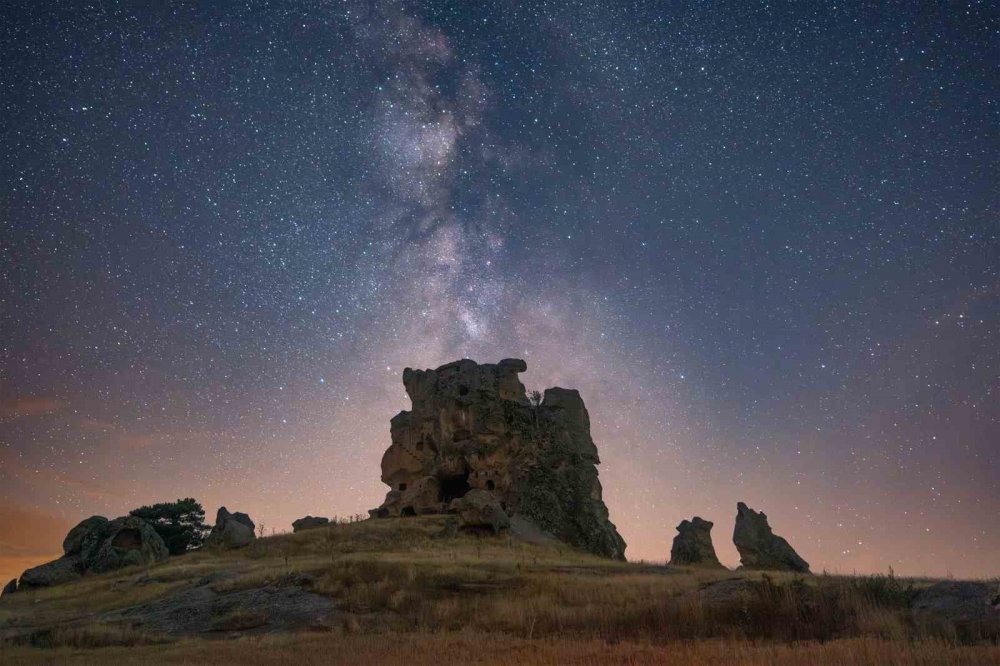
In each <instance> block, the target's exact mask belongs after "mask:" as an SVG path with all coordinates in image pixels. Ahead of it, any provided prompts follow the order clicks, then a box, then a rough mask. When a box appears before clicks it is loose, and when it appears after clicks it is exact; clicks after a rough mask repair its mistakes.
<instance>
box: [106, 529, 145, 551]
mask: <svg viewBox="0 0 1000 666" xmlns="http://www.w3.org/2000/svg"><path fill="white" fill-rule="evenodd" d="M111 547H112V548H117V549H118V550H141V549H142V535H141V534H140V533H139V530H133V529H124V530H121V531H119V532H118V534H116V535H115V538H114V539H112V540H111Z"/></svg>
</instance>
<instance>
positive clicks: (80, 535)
mask: <svg viewBox="0 0 1000 666" xmlns="http://www.w3.org/2000/svg"><path fill="white" fill-rule="evenodd" d="M110 522H111V521H109V520H108V519H107V518H105V517H104V516H91V517H90V518H86V519H84V520H81V521H80V522H79V523H78V524H77V526H76V527H74V528H73V529H71V530H70V531H69V534H67V535H66V538H65V539H63V553H64V554H65V555H76V554H77V553H79V552H80V551H81V550H82V549H83V542H84V540H85V539H87V537H88V536H90V535H92V534H94V533H97V534H103V532H104V530H105V529H107V527H108V523H110Z"/></svg>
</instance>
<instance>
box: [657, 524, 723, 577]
mask: <svg viewBox="0 0 1000 666" xmlns="http://www.w3.org/2000/svg"><path fill="white" fill-rule="evenodd" d="M712 525H713V523H712V522H711V521H708V520H703V519H701V518H699V517H698V516H695V517H694V518H692V519H691V520H683V521H681V524H680V525H678V526H677V536H675V537H674V543H673V546H672V547H671V548H670V564H673V565H675V566H685V567H690V566H697V567H715V568H722V564H721V563H720V562H719V558H718V557H717V556H716V555H715V547H714V546H713V545H712Z"/></svg>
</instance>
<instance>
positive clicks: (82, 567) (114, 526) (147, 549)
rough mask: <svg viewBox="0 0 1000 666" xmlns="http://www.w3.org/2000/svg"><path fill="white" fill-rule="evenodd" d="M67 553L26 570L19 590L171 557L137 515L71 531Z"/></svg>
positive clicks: (89, 522) (94, 519)
mask: <svg viewBox="0 0 1000 666" xmlns="http://www.w3.org/2000/svg"><path fill="white" fill-rule="evenodd" d="M63 552H64V553H65V554H64V555H63V556H62V557H60V558H59V559H58V560H53V561H52V562H47V563H45V564H42V565H40V566H37V567H34V568H31V569H28V570H27V571H25V572H24V573H23V574H22V575H21V581H20V584H19V586H18V588H17V589H19V590H21V589H26V590H30V589H35V588H40V587H51V586H52V585H60V584H62V583H68V582H69V581H72V580H76V579H77V578H79V577H80V576H82V575H83V574H85V573H104V572H105V571H112V570H114V569H120V568H122V567H126V566H129V565H132V564H152V563H153V562H160V561H162V560H165V559H167V557H168V556H169V555H170V552H169V551H168V550H167V546H166V544H165V543H163V539H162V538H160V535H159V534H157V533H156V530H155V529H153V526H152V525H150V524H149V523H147V522H146V521H145V520H143V519H142V518H137V517H135V516H123V517H122V518H115V519H114V520H108V519H107V518H104V517H103V516H91V517H90V518H87V519H86V520H83V521H81V522H80V523H79V524H78V525H77V526H76V527H74V528H73V529H71V530H70V531H69V533H68V534H67V535H66V538H65V539H63Z"/></svg>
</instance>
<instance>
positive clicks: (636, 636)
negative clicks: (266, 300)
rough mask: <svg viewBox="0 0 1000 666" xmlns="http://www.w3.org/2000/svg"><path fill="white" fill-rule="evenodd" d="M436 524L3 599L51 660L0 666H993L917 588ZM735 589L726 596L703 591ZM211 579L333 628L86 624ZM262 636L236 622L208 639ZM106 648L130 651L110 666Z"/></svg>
mask: <svg viewBox="0 0 1000 666" xmlns="http://www.w3.org/2000/svg"><path fill="white" fill-rule="evenodd" d="M442 525H443V519H441V518H437V517H427V518H411V519H397V520H392V519H387V520H378V521H366V522H362V523H357V524H348V525H335V526H331V527H329V528H321V529H316V530H311V531H308V532H303V533H300V534H293V535H281V536H277V537H271V538H267V539H262V540H259V541H258V542H256V543H255V544H254V545H253V546H251V547H249V548H247V549H245V550H242V551H237V552H230V553H210V552H204V553H195V554H191V555H187V556H184V557H181V558H175V559H172V560H170V561H169V562H166V563H163V564H160V565H157V566H154V567H150V568H147V569H136V570H125V571H121V572H117V573H116V574H109V575H105V576H94V577H88V578H85V579H84V580H82V581H80V582H78V583H74V584H72V585H67V586H63V587H58V588H53V589H50V590H42V591H36V592H30V593H25V594H17V595H14V596H12V597H10V598H9V599H6V598H5V599H4V602H3V603H0V631H5V630H6V631H8V633H10V630H18V629H24V628H32V629H33V630H35V633H34V636H35V637H34V638H32V642H33V643H34V644H36V645H43V646H46V649H44V650H39V649H37V648H28V647H23V646H18V647H11V646H8V647H7V648H0V662H3V663H4V664H6V663H14V664H17V663H25V664H27V663H42V662H46V661H58V662H60V663H80V664H88V663H97V661H98V660H100V661H102V663H105V662H106V661H107V660H114V659H119V660H121V659H124V661H125V662H126V663H211V664H216V663H218V664H222V663H239V664H241V666H242V665H246V664H257V663H279V664H280V663H296V664H298V663H304V664H310V663H334V664H340V663H344V664H354V663H386V664H394V663H404V662H405V663H407V664H413V663H425V662H427V663H435V664H448V663H484V664H485V663H490V664H493V663H496V664H514V663H517V664H526V663H532V664H533V663H542V664H549V663H551V664H557V663H558V664H564V663H565V664H597V663H623V664H626V663H627V664H674V663H677V664H680V663H685V664H687V663H691V664H699V663H705V664H708V663H740V664H764V663H767V664H772V663H773V664H781V663H816V664H834V663H859V664H861V663H873V664H874V663H899V664H930V663H934V664H938V663H941V664H966V663H968V664H990V663H1000V656H998V648H997V641H998V639H1000V627H996V626H971V627H970V626H966V627H955V626H952V625H950V624H946V623H940V622H938V623H927V622H917V621H915V620H914V618H913V617H912V616H911V614H910V611H909V604H910V601H911V600H912V597H913V595H914V594H915V593H916V591H917V590H918V589H919V588H920V587H921V586H924V585H926V584H928V582H929V581H911V580H905V581H904V580H899V579H896V578H895V577H893V576H871V577H838V576H825V575H820V576H798V575H793V574H782V575H773V574H772V575H767V574H761V573H739V574H736V573H733V572H727V571H697V570H695V571H681V570H676V569H667V568H666V567H662V566H651V565H643V564H628V563H620V562H611V561H608V560H603V559H600V558H596V557H592V556H589V555H586V554H583V553H579V552H577V551H573V550H571V549H569V548H568V547H565V546H559V545H551V544H541V545H540V544H530V543H525V542H522V541H519V540H517V539H514V538H511V537H507V536H503V537H495V538H494V537H490V538H479V537H474V536H467V535H460V536H458V537H454V538H447V539H445V538H439V537H438V536H437V534H438V533H439V532H440V530H441V527H442ZM733 579H736V580H735V583H727V584H735V585H736V586H737V587H738V588H739V589H738V590H737V593H735V594H728V595H722V596H721V597H719V598H717V599H715V600H712V599H711V598H710V597H706V595H704V594H699V593H698V590H699V589H700V588H702V587H704V586H706V585H709V584H712V583H715V582H718V581H722V580H733ZM206 581H209V584H211V586H212V588H213V589H214V590H216V591H217V592H220V593H226V592H235V591H239V590H247V589H254V588H261V587H267V586H282V585H292V584H294V585H303V586H305V587H306V588H307V589H309V590H310V591H312V592H314V593H317V594H321V595H325V596H327V597H329V598H331V599H333V600H334V601H335V603H336V605H337V609H338V617H340V618H341V620H339V621H338V623H337V624H335V625H334V626H333V633H332V634H326V635H315V634H299V635H296V636H295V637H289V636H265V637H263V638H260V637H255V638H252V639H251V638H249V637H244V638H242V639H239V640H235V641H225V642H219V641H214V642H211V643H208V642H204V641H201V640H196V639H185V640H182V641H176V640H175V641H174V642H172V643H171V644H169V645H164V644H162V641H163V640H164V638H163V637H162V636H148V635H145V634H140V633H138V632H136V631H135V630H133V629H130V628H128V627H123V626H121V625H113V626H106V625H102V624H101V623H100V622H99V621H98V620H97V617H98V615H99V614H100V613H101V612H103V611H106V610H110V609H113V608H123V607H126V606H131V605H135V604H140V603H143V602H146V601H149V600H151V599H154V598H156V597H158V596H160V595H163V594H165V593H167V592H170V591H173V590H177V589H181V588H183V587H184V586H193V585H195V584H198V583H201V584H204V583H205V582H206ZM265 624H266V618H265V616H264V615H262V614H260V613H258V612H254V609H248V610H245V611H240V612H238V613H232V614H230V615H227V616H225V617H219V618H216V619H215V622H214V624H213V626H212V627H206V629H214V630H217V631H226V632H239V631H263V630H266V626H265ZM38 637H40V638H38ZM59 646H65V647H59ZM112 646H131V647H129V648H128V649H127V651H126V652H123V653H122V654H121V656H118V655H119V652H118V651H119V649H120V648H115V647H112ZM80 649H84V652H79V650H80ZM337 659H341V660H340V661H337ZM449 660H450V661H449ZM477 660H478V661H477Z"/></svg>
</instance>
